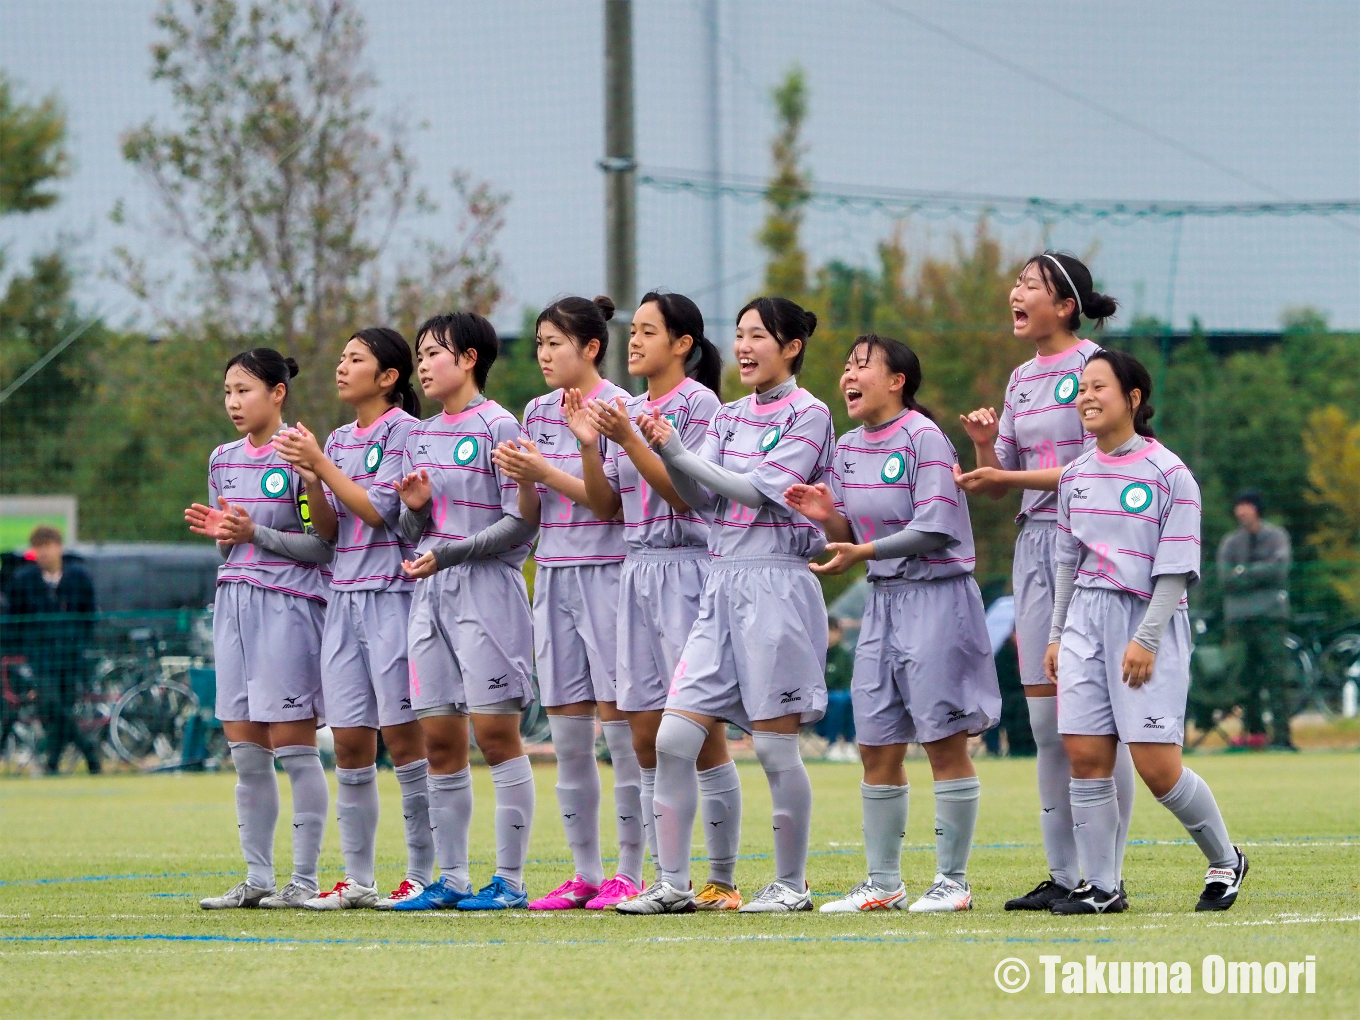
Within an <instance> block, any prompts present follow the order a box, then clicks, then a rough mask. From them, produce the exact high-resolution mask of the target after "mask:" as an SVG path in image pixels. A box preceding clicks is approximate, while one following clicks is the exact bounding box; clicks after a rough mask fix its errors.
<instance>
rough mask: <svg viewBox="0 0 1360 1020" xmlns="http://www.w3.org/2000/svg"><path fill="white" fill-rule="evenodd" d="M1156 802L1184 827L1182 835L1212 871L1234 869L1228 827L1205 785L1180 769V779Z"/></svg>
mask: <svg viewBox="0 0 1360 1020" xmlns="http://www.w3.org/2000/svg"><path fill="white" fill-rule="evenodd" d="M1157 800H1158V801H1159V802H1160V803H1161V804H1162V805H1163V806H1164V807H1165V808H1166V809H1167V810H1168V811H1170V812H1171V813H1172V814H1173V815H1175V816H1176V820H1177V821H1178V822H1180V823H1181V824H1182V825H1184V826H1185V831H1186V832H1188V833H1190V837H1191V838H1192V839H1193V840H1194V841H1195V843H1196V844H1197V845H1198V846H1199V848H1200V850H1202V851H1203V852H1204V856H1205V857H1207V858H1209V864H1210V866H1211V867H1215V868H1235V867H1237V851H1236V850H1235V849H1234V848H1233V844H1232V840H1231V839H1229V838H1228V826H1227V825H1226V824H1225V823H1224V821H1223V814H1222V812H1220V811H1219V810H1218V802H1217V801H1216V800H1214V792H1213V791H1212V790H1210V789H1209V784H1208V783H1206V782H1205V781H1204V780H1203V779H1201V778H1200V777H1199V776H1197V775H1196V774H1195V773H1193V772H1191V771H1190V770H1189V769H1187V768H1182V769H1181V777H1180V779H1178V780H1176V785H1175V786H1173V787H1172V788H1171V790H1170V792H1169V793H1167V795H1166V796H1165V797H1158V798H1157Z"/></svg>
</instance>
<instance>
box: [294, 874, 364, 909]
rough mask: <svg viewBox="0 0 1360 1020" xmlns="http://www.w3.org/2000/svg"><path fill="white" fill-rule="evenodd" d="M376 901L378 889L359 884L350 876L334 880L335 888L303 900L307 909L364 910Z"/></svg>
mask: <svg viewBox="0 0 1360 1020" xmlns="http://www.w3.org/2000/svg"><path fill="white" fill-rule="evenodd" d="M377 902H378V890H377V889H375V888H370V887H369V886H366V885H360V884H359V883H358V882H356V881H354V879H352V878H348V877H347V878H346V879H345V880H344V881H343V882H336V883H335V888H334V889H331V890H329V891H328V892H323V893H322V894H321V895H320V896H313V897H312V898H311V899H309V900H304V901H303V903H302V905H303V906H304V907H306V908H307V909H308V910H366V909H367V908H369V907H372V906H374V905H375V904H376V903H377Z"/></svg>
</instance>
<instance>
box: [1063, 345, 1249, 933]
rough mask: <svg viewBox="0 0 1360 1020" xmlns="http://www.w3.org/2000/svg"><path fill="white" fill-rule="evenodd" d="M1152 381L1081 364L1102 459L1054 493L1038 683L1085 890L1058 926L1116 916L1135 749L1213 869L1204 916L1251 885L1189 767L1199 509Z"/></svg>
mask: <svg viewBox="0 0 1360 1020" xmlns="http://www.w3.org/2000/svg"><path fill="white" fill-rule="evenodd" d="M1151 396H1152V378H1151V376H1149V375H1148V371H1147V369H1146V368H1144V367H1143V366H1142V364H1140V363H1139V361H1138V360H1137V359H1136V358H1134V357H1132V356H1130V355H1128V354H1124V353H1123V352H1121V351H1099V352H1097V353H1095V354H1093V355H1091V357H1090V358H1089V359H1088V360H1087V362H1086V367H1085V369H1084V370H1083V371H1082V374H1081V385H1080V388H1079V390H1078V393H1077V398H1076V405H1077V411H1078V413H1079V414H1080V415H1081V424H1082V427H1083V428H1085V429H1086V431H1087V432H1089V433H1091V435H1093V436H1095V439H1096V445H1095V448H1094V449H1092V450H1088V451H1087V452H1086V453H1084V454H1082V455H1081V456H1080V457H1078V458H1077V459H1076V460H1075V461H1073V462H1072V463H1071V464H1069V465H1068V466H1067V467H1066V468H1065V469H1064V470H1063V472H1062V478H1061V479H1060V480H1059V482H1058V506H1057V509H1058V522H1057V529H1058V536H1059V537H1058V548H1057V551H1056V563H1057V568H1056V573H1055V584H1054V597H1053V621H1052V629H1051V632H1050V634H1049V645H1048V649H1047V651H1046V653H1045V656H1044V669H1045V672H1046V673H1047V675H1048V678H1049V680H1050V681H1051V682H1053V683H1056V684H1057V685H1058V720H1059V728H1060V729H1061V731H1062V735H1063V744H1064V745H1065V746H1066V748H1067V755H1068V758H1069V759H1070V760H1071V762H1072V785H1071V802H1072V818H1073V820H1074V822H1073V824H1074V831H1075V836H1076V843H1077V855H1078V857H1079V859H1080V861H1081V870H1082V874H1083V876H1084V877H1085V881H1084V882H1083V883H1082V884H1081V885H1080V886H1078V887H1077V888H1076V889H1074V890H1072V892H1071V893H1070V894H1069V895H1068V896H1067V897H1065V898H1064V899H1061V900H1056V901H1055V902H1054V903H1053V906H1052V907H1051V908H1050V909H1051V910H1052V912H1053V913H1055V914H1101V913H1117V912H1119V911H1122V910H1124V909H1125V907H1126V904H1125V901H1124V898H1123V897H1122V896H1121V895H1120V894H1119V889H1118V881H1119V870H1118V857H1117V849H1116V842H1117V839H1118V832H1119V826H1120V821H1119V809H1118V807H1117V805H1116V803H1115V788H1114V779H1113V778H1112V775H1113V772H1114V768H1115V748H1116V745H1117V742H1119V741H1122V742H1123V743H1125V744H1127V745H1128V747H1129V750H1130V751H1131V752H1132V754H1133V763H1134V766H1135V767H1136V768H1137V769H1138V774H1139V775H1141V776H1142V777H1143V782H1145V783H1146V784H1147V787H1148V789H1149V790H1151V791H1152V794H1153V796H1155V797H1156V798H1157V800H1158V801H1159V802H1160V803H1162V804H1163V805H1165V806H1166V808H1167V809H1168V810H1170V811H1171V813H1172V814H1173V815H1175V816H1176V819H1177V820H1178V821H1179V822H1180V823H1181V824H1182V825H1184V826H1185V829H1186V832H1188V833H1189V834H1190V836H1191V838H1192V839H1194V841H1195V843H1196V844H1197V845H1198V846H1199V848H1200V850H1201V851H1203V853H1204V856H1205V857H1207V858H1208V859H1209V871H1208V874H1207V875H1206V877H1205V879H1204V891H1203V893H1201V895H1200V897H1199V902H1198V904H1196V907H1195V909H1196V910H1227V909H1228V908H1229V907H1231V906H1232V905H1233V903H1234V902H1235V901H1236V899H1237V894H1238V891H1239V890H1240V889H1241V887H1242V880H1243V879H1244V878H1246V876H1247V858H1246V856H1245V855H1244V854H1243V853H1242V852H1241V851H1240V850H1238V849H1237V847H1235V846H1233V844H1232V841H1231V840H1230V839H1229V838H1228V829H1227V826H1226V825H1224V823H1223V816H1222V814H1221V813H1220V812H1219V810H1218V804H1217V803H1216V802H1215V801H1214V795H1213V793H1212V792H1211V791H1210V789H1209V787H1208V785H1207V784H1206V783H1205V782H1204V780H1202V779H1200V778H1199V776H1197V775H1195V773H1193V772H1191V771H1190V770H1189V769H1188V768H1185V767H1184V765H1183V764H1182V762H1181V743H1182V742H1183V740H1184V739H1185V701H1186V696H1187V694H1188V692H1189V689H1190V649H1191V640H1190V620H1189V614H1188V613H1187V611H1186V601H1185V593H1186V589H1187V588H1188V587H1189V586H1190V585H1192V584H1194V583H1195V582H1196V581H1198V580H1199V567H1200V502H1199V500H1200V495H1199V485H1198V484H1196V482H1195V478H1194V476H1193V475H1192V474H1191V473H1190V469H1189V468H1187V467H1186V466H1185V464H1184V463H1183V462H1182V461H1181V459H1180V458H1179V457H1177V456H1176V455H1175V454H1174V453H1172V452H1171V451H1170V450H1168V449H1167V448H1166V447H1164V446H1162V445H1161V444H1160V443H1158V442H1157V441H1156V439H1154V438H1153V432H1152V429H1151V427H1150V426H1149V424H1148V423H1149V422H1150V421H1151V419H1152V415H1153V410H1152V403H1151V399H1150V398H1151Z"/></svg>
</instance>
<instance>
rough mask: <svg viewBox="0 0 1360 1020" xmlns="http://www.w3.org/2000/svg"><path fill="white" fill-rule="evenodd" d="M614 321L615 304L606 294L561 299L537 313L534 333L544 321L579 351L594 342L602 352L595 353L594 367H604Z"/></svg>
mask: <svg viewBox="0 0 1360 1020" xmlns="http://www.w3.org/2000/svg"><path fill="white" fill-rule="evenodd" d="M612 318H614V302H613V301H612V300H611V299H609V298H607V297H605V296H604V295H603V294H597V295H596V296H595V299H594V300H592V301H587V300H586V299H585V298H583V297H564V298H558V299H557V300H556V301H554V302H553V303H552V304H550V305H549V306H548V307H547V308H545V309H543V311H541V312H539V313H538V320H537V321H536V322H535V323H534V332H535V333H537V332H538V327H539V326H541V325H543V323H544V322H551V323H552V324H553V325H554V326H556V327H557V328H558V329H560V330H561V331H562V332H563V333H565V334H566V335H567V336H569V337H570V338H571V341H572V343H574V344H576V347H577V349H578V350H581V351H584V350H585V346H586V344H588V343H590V341H592V340H595V341H598V342H599V345H600V346H599V349H598V350H597V351H596V352H595V361H594V364H595V367H596V368H599V367H600V366H601V365H603V364H604V356H605V352H606V351H608V350H609V325H608V323H609V320H610V319H612Z"/></svg>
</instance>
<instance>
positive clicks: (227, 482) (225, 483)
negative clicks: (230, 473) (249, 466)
mask: <svg viewBox="0 0 1360 1020" xmlns="http://www.w3.org/2000/svg"><path fill="white" fill-rule="evenodd" d="M218 488H219V489H221V490H222V491H223V492H230V491H231V490H232V489H234V488H236V479H235V478H223V479H222V484H221V485H219V486H218Z"/></svg>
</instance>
